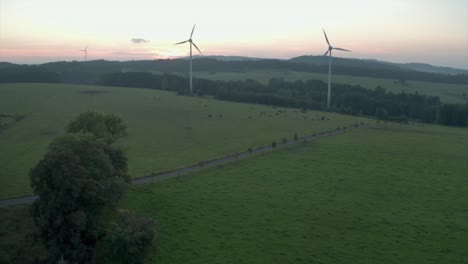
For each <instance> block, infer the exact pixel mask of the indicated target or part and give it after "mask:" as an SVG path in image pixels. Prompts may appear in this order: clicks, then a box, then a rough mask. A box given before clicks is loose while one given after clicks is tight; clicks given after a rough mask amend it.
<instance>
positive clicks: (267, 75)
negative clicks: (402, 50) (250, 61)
mask: <svg viewBox="0 0 468 264" xmlns="http://www.w3.org/2000/svg"><path fill="white" fill-rule="evenodd" d="M194 76H195V77H196V78H203V79H211V80H222V81H228V80H245V79H253V80H257V81H259V82H262V83H264V84H265V83H268V81H269V80H270V79H271V78H283V79H284V80H286V81H296V80H303V81H307V80H321V81H324V82H328V74H322V73H309V72H296V71H247V72H216V73H214V72H196V73H194ZM332 81H333V82H335V83H340V84H350V85H360V86H362V87H364V88H367V89H371V90H374V89H375V87H377V86H381V87H383V88H385V89H386V90H387V91H391V92H393V93H399V92H401V91H405V92H406V93H415V92H418V93H419V94H425V95H432V96H439V97H440V100H441V101H442V102H444V103H464V102H466V100H467V99H468V85H461V84H446V83H435V82H420V81H407V82H406V84H405V85H402V84H400V83H398V82H395V81H396V80H394V79H381V78H372V77H359V76H345V75H335V74H333V77H332ZM332 88H333V87H332ZM463 94H465V95H466V97H464V96H463Z"/></svg>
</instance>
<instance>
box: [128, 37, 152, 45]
mask: <svg viewBox="0 0 468 264" xmlns="http://www.w3.org/2000/svg"><path fill="white" fill-rule="evenodd" d="M147 42H149V40H147V39H142V38H132V43H134V44H140V43H147Z"/></svg>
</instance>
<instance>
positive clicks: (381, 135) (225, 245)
mask: <svg viewBox="0 0 468 264" xmlns="http://www.w3.org/2000/svg"><path fill="white" fill-rule="evenodd" d="M467 157H468V133H467V130H466V129H457V128H447V127H437V126H423V127H421V126H382V127H379V128H369V129H366V128H361V129H357V130H353V131H351V132H348V133H346V134H340V135H336V136H333V137H328V138H323V139H319V140H316V141H313V142H309V143H305V144H303V145H300V146H296V147H292V148H287V149H282V150H278V151H275V152H272V153H268V154H264V155H261V156H257V157H254V158H250V159H247V160H243V161H239V162H236V163H231V164H228V165H226V166H223V167H221V168H212V169H207V170H204V171H200V172H197V173H193V174H191V175H187V176H182V177H176V178H171V179H167V180H164V181H159V182H155V183H152V184H147V185H140V186H133V187H131V188H130V190H129V191H128V192H127V194H126V196H125V197H124V199H123V201H122V202H121V205H120V207H121V208H123V209H130V210H132V211H136V212H137V213H138V214H140V215H144V216H150V217H152V218H154V219H155V220H156V221H157V226H156V229H157V232H158V238H157V239H156V240H155V243H154V244H155V249H154V250H153V253H152V256H150V258H148V263H467V262H468V251H466V245H467V244H468V222H467V221H466V220H467V219H468V211H467V210H466V209H467V208H466V205H467V203H466V201H468V184H467V183H468V182H467V178H466V171H468V163H467V162H466V160H467ZM27 215H28V214H27V207H24V206H18V207H11V208H1V209H0V223H1V224H2V225H1V226H3V224H5V226H8V228H4V229H3V231H2V232H1V233H0V238H1V239H0V242H2V243H1V245H2V246H3V247H4V248H5V249H11V250H12V251H13V252H17V251H18V250H20V248H19V247H18V246H16V247H15V246H14V245H17V244H18V243H27V241H29V240H25V239H24V238H23V237H24V235H27V234H30V232H31V231H33V230H34V229H33V228H31V222H30V220H27V219H24V217H26V218H27V217H28V216H27ZM15 219H18V221H17V223H16V224H15V225H14V226H16V228H15V229H14V228H13V227H12V226H13V225H12V221H14V220H15ZM13 229H14V230H13ZM25 230H26V231H25ZM156 245H157V246H156ZM156 247H157V248H156ZM33 248H34V250H35V252H41V251H40V250H41V246H40V245H34V247H33ZM98 255H99V254H98Z"/></svg>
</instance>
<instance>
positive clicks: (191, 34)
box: [190, 24, 197, 38]
mask: <svg viewBox="0 0 468 264" xmlns="http://www.w3.org/2000/svg"><path fill="white" fill-rule="evenodd" d="M196 25H197V24H194V25H193V28H192V33H190V38H192V36H193V31H194V30H195V26H196Z"/></svg>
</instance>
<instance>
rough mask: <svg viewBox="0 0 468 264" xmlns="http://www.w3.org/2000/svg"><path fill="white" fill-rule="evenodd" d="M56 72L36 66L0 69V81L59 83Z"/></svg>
mask: <svg viewBox="0 0 468 264" xmlns="http://www.w3.org/2000/svg"><path fill="white" fill-rule="evenodd" d="M59 82H61V79H60V76H59V74H58V73H56V72H49V71H45V70H43V69H39V68H38V67H37V66H27V67H16V68H10V69H4V70H1V71H0V83H59Z"/></svg>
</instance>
